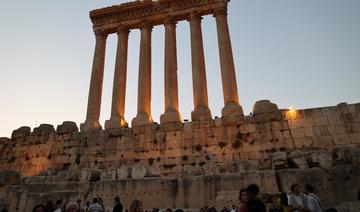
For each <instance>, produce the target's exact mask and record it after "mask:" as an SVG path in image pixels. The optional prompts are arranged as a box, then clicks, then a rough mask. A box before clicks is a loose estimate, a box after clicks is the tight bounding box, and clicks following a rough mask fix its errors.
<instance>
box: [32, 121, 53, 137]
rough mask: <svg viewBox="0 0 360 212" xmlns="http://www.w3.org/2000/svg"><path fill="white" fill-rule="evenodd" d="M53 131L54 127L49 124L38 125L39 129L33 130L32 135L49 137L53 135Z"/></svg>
mask: <svg viewBox="0 0 360 212" xmlns="http://www.w3.org/2000/svg"><path fill="white" fill-rule="evenodd" d="M54 132H55V129H54V126H53V125H51V124H40V126H39V127H36V128H34V130H33V135H35V136H41V135H49V134H51V133H54Z"/></svg>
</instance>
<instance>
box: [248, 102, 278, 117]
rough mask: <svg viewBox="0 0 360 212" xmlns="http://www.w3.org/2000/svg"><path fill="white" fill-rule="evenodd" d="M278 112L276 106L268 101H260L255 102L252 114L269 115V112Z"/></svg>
mask: <svg viewBox="0 0 360 212" xmlns="http://www.w3.org/2000/svg"><path fill="white" fill-rule="evenodd" d="M278 110H279V108H278V106H277V105H276V104H274V103H272V102H270V100H260V101H257V102H255V104H254V107H253V114H254V115H257V114H261V113H271V112H277V111H278Z"/></svg>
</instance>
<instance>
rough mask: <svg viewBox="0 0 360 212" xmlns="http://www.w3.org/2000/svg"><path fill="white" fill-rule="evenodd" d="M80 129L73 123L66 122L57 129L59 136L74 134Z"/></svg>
mask: <svg viewBox="0 0 360 212" xmlns="http://www.w3.org/2000/svg"><path fill="white" fill-rule="evenodd" d="M78 131H79V128H78V126H77V125H76V123H75V122H73V121H64V122H63V123H62V124H61V125H58V126H57V128H56V132H57V133H58V134H59V135H62V134H67V133H72V132H78Z"/></svg>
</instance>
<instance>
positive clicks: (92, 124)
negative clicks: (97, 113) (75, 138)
mask: <svg viewBox="0 0 360 212" xmlns="http://www.w3.org/2000/svg"><path fill="white" fill-rule="evenodd" d="M101 128H102V127H101V125H100V123H99V121H98V120H96V121H94V120H85V122H84V123H82V124H80V130H81V132H86V131H91V130H101Z"/></svg>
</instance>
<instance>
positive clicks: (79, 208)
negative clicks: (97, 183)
mask: <svg viewBox="0 0 360 212" xmlns="http://www.w3.org/2000/svg"><path fill="white" fill-rule="evenodd" d="M114 201H115V204H114V208H113V209H112V211H113V212H122V211H123V206H122V204H121V202H120V198H119V197H115V198H114ZM32 212H105V205H104V202H103V200H102V198H101V197H97V198H94V199H93V200H92V202H91V203H90V201H86V203H85V205H83V204H82V200H81V199H78V200H77V201H76V202H69V203H67V204H66V205H65V208H64V206H63V202H62V200H57V201H56V203H55V204H54V203H53V202H52V201H48V202H47V203H46V205H43V204H39V205H35V207H34V208H33V210H32Z"/></svg>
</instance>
